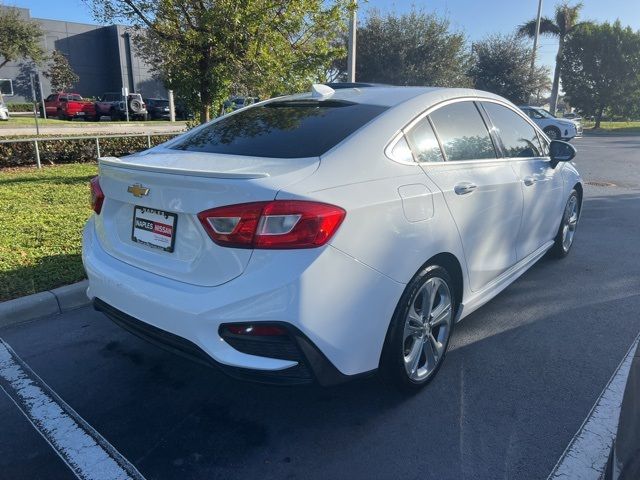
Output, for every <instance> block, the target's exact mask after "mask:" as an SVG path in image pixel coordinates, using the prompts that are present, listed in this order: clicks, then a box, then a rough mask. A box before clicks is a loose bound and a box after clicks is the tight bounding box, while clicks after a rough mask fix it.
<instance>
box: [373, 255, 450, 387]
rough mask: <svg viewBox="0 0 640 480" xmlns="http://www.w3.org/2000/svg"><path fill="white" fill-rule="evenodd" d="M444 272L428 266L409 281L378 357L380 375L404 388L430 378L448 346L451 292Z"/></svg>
mask: <svg viewBox="0 0 640 480" xmlns="http://www.w3.org/2000/svg"><path fill="white" fill-rule="evenodd" d="M453 288H454V287H453V283H452V281H451V277H450V276H449V274H448V272H447V271H446V270H445V269H444V268H442V267H440V266H438V265H431V266H429V267H426V268H424V269H423V270H421V271H420V272H419V273H418V274H416V276H415V277H414V278H413V279H412V280H411V282H409V284H408V285H407V288H406V289H405V292H404V293H403V295H402V298H401V299H400V302H399V304H398V306H397V307H396V311H395V313H394V316H393V319H392V320H391V325H390V328H389V332H388V333H387V338H386V340H385V346H384V348H383V352H382V358H381V365H380V369H381V373H382V374H383V376H384V377H385V378H386V379H388V380H390V381H392V382H393V383H395V384H396V385H398V386H399V387H400V388H402V389H405V390H416V389H418V388H420V387H422V386H424V385H426V384H427V383H429V381H431V379H432V378H433V377H434V376H435V374H436V373H437V372H438V370H439V369H440V366H441V365H442V362H443V360H444V357H445V353H446V351H447V347H448V346H449V339H450V337H451V333H452V331H453V324H454V316H455V309H456V307H455V298H456V297H455V294H454V290H453Z"/></svg>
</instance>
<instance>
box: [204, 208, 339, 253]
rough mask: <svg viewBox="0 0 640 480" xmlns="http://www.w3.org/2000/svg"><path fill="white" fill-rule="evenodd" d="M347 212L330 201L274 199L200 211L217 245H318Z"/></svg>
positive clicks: (321, 243) (242, 246) (246, 246)
mask: <svg viewBox="0 0 640 480" xmlns="http://www.w3.org/2000/svg"><path fill="white" fill-rule="evenodd" d="M345 215H346V212H345V211H344V209H342V208H340V207H336V206H335V205H329V204H327V203H319V202H309V201H302V200H274V201H271V202H252V203H242V204H238V205H229V206H225V207H218V208H212V209H210V210H205V211H204V212H201V213H199V214H198V218H199V219H200V222H201V223H202V225H203V227H204V229H205V230H206V232H207V234H208V235H209V237H210V238H211V240H213V241H214V242H215V243H217V244H218V245H222V246H225V247H235V248H261V249H293V248H315V247H320V246H322V245H324V244H325V243H327V242H328V241H329V239H330V238H331V237H332V236H333V234H334V233H335V232H336V231H337V230H338V227H339V226H340V224H341V223H342V221H343V220H344V217H345Z"/></svg>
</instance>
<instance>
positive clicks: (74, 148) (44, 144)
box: [0, 135, 171, 168]
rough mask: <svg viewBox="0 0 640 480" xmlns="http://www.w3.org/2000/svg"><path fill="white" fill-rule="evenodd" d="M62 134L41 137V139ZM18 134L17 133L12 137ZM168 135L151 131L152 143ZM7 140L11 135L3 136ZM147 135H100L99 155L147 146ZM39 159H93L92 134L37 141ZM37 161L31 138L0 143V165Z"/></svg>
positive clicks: (118, 154)
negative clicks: (152, 133) (66, 138)
mask: <svg viewBox="0 0 640 480" xmlns="http://www.w3.org/2000/svg"><path fill="white" fill-rule="evenodd" d="M56 136H61V135H49V136H46V137H41V138H42V140H45V139H50V138H55V137H56ZM14 138H17V137H14ZM170 138H171V137H170V136H168V135H151V146H156V145H159V144H161V143H163V142H166V141H167V140H169V139H170ZM2 139H3V140H10V139H11V137H3V138H2ZM147 148H148V145H147V137H146V136H144V137H116V138H101V139H100V156H102V157H122V156H124V155H131V154H132V153H136V152H140V151H142V150H146V149H147ZM38 149H39V151H40V162H41V163H42V164H43V165H57V164H60V163H83V162H93V161H95V159H96V157H97V151H96V140H95V138H91V137H89V138H87V139H86V140H85V139H79V140H54V141H51V140H49V141H39V142H38ZM35 163H36V156H35V145H34V143H33V142H20V143H0V168H3V167H18V166H21V165H34V164H35Z"/></svg>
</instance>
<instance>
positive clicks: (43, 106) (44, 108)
mask: <svg viewBox="0 0 640 480" xmlns="http://www.w3.org/2000/svg"><path fill="white" fill-rule="evenodd" d="M38 86H39V87H40V104H41V105H42V118H44V119H45V120H46V119H47V108H46V106H45V104H44V92H43V91H42V77H41V76H40V72H38Z"/></svg>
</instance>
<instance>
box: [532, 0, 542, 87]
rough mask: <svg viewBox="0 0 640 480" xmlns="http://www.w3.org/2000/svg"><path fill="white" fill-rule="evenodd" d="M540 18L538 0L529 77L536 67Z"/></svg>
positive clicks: (540, 5) (539, 0)
mask: <svg viewBox="0 0 640 480" xmlns="http://www.w3.org/2000/svg"><path fill="white" fill-rule="evenodd" d="M541 18H542V0H538V16H537V17H536V34H535V36H534V37H533V52H531V78H532V79H533V74H534V72H535V68H536V53H537V52H538V37H539V36H540V19H541Z"/></svg>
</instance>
